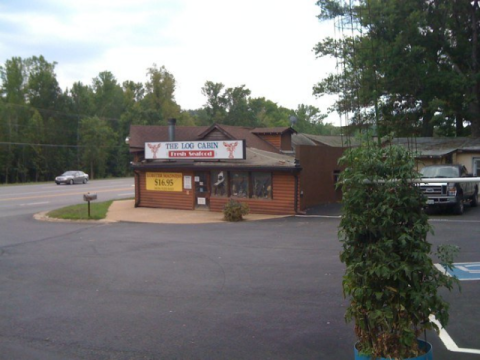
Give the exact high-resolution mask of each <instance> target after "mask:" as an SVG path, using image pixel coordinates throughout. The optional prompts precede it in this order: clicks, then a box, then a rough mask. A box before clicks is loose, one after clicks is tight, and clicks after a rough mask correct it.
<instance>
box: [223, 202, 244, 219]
mask: <svg viewBox="0 0 480 360" xmlns="http://www.w3.org/2000/svg"><path fill="white" fill-rule="evenodd" d="M249 212H250V208H249V206H248V204H246V203H241V202H238V201H235V200H233V199H230V200H228V202H227V203H226V204H225V206H224V207H223V215H224V218H225V220H226V221H242V220H243V216H245V215H247V214H248V213H249Z"/></svg>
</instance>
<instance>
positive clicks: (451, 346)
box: [430, 315, 480, 355]
mask: <svg viewBox="0 0 480 360" xmlns="http://www.w3.org/2000/svg"><path fill="white" fill-rule="evenodd" d="M430 321H431V322H433V323H434V324H436V325H437V326H438V328H439V329H440V332H439V333H438V336H439V337H440V340H442V342H443V343H444V344H445V346H446V348H447V349H448V350H450V351H454V352H461V353H468V354H478V355H480V350H477V349H466V348H459V347H458V346H457V344H455V341H453V339H452V337H451V336H450V335H448V333H447V331H446V330H445V329H444V328H443V327H442V325H441V324H440V322H439V321H438V320H437V319H436V318H435V316H434V315H430Z"/></svg>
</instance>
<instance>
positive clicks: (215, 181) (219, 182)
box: [211, 171, 228, 196]
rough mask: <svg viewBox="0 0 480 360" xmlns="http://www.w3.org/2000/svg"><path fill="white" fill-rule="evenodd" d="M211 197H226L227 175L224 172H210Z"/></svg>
mask: <svg viewBox="0 0 480 360" xmlns="http://www.w3.org/2000/svg"><path fill="white" fill-rule="evenodd" d="M211 179H212V195H213V196H228V193H227V189H228V173H227V172H226V171H212V177H211Z"/></svg>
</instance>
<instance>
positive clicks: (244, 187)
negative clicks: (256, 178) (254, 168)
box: [230, 171, 248, 198]
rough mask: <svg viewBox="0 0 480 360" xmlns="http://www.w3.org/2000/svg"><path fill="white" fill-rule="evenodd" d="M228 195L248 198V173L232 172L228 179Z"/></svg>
mask: <svg viewBox="0 0 480 360" xmlns="http://www.w3.org/2000/svg"><path fill="white" fill-rule="evenodd" d="M230 195H231V196H235V197H241V198H246V197H248V173H247V172H243V171H242V172H232V173H231V178H230Z"/></svg>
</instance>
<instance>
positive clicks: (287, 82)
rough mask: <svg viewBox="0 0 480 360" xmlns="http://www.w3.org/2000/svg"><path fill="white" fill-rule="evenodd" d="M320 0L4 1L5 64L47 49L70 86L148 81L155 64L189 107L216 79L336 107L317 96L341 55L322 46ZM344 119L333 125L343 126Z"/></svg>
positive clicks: (0, 37)
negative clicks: (326, 55) (104, 75)
mask: <svg viewBox="0 0 480 360" xmlns="http://www.w3.org/2000/svg"><path fill="white" fill-rule="evenodd" d="M315 2H316V1H315V0H242V1H233V0H81V1H73V0H2V1H1V3H0V64H4V63H5V61H6V60H8V59H10V58H12V57H14V56H20V57H22V58H27V57H31V56H34V55H36V56H39V55H43V56H44V57H45V58H46V60H47V61H48V62H57V66H56V73H57V79H58V81H59V82H60V86H61V87H62V89H65V88H67V87H71V85H72V83H73V82H75V81H81V82H83V83H84V84H91V83H92V79H93V78H95V77H96V76H97V75H98V74H99V73H100V72H102V71H110V72H112V73H113V74H114V76H115V77H116V78H117V80H118V81H119V82H120V83H122V82H123V81H125V80H133V81H136V82H145V81H146V80H147V77H146V72H147V69H148V68H149V67H151V66H152V65H153V64H157V65H158V66H162V65H163V66H165V67H166V68H167V70H168V71H169V72H170V73H172V74H173V75H174V77H175V79H176V81H177V90H176V93H175V98H176V101H177V102H178V103H179V104H180V106H181V107H182V108H183V109H196V108H199V107H201V106H203V105H204V104H205V100H206V99H205V97H204V96H203V95H202V94H201V88H202V86H203V85H204V84H205V82H206V81H213V82H221V83H223V84H224V85H225V86H226V87H235V86H240V85H245V86H246V87H247V88H248V89H250V90H251V92H252V94H251V95H252V96H253V97H265V98H267V99H269V100H272V101H274V102H276V103H277V104H278V105H281V106H285V107H287V108H291V109H295V108H296V107H297V106H298V105H299V104H306V105H313V106H316V107H318V108H320V109H321V110H322V111H323V112H326V108H327V106H328V105H330V104H331V101H332V100H331V99H316V98H315V97H314V96H313V95H312V87H313V85H314V84H315V83H316V82H317V81H318V80H319V79H321V78H322V77H324V76H325V74H326V73H328V72H335V61H334V60H332V59H316V58H315V54H314V53H313V51H312V49H313V47H314V46H315V44H316V43H317V42H318V41H319V40H320V39H322V38H323V37H325V36H327V35H329V34H331V33H332V32H333V25H332V24H322V23H320V22H319V21H318V19H317V18H316V15H317V14H318V12H319V9H318V7H317V6H316V5H315ZM336 117H337V116H330V117H329V120H328V121H329V122H333V123H337V120H336Z"/></svg>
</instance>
